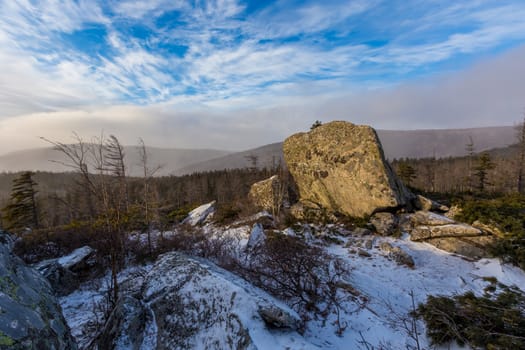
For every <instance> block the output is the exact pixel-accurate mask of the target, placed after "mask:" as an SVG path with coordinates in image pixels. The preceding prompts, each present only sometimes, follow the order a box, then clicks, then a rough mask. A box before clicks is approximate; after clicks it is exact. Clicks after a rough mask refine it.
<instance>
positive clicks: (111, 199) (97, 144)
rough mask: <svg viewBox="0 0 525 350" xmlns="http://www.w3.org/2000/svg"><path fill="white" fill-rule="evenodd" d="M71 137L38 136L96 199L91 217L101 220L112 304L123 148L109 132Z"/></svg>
mask: <svg viewBox="0 0 525 350" xmlns="http://www.w3.org/2000/svg"><path fill="white" fill-rule="evenodd" d="M73 138H74V140H75V143H73V144H65V143H62V142H58V141H51V140H48V139H46V138H43V137H42V139H43V140H45V141H47V142H48V143H50V144H52V145H53V146H54V148H55V150H57V151H59V152H61V153H62V154H63V155H65V157H66V160H65V161H58V163H60V164H63V165H64V166H66V167H68V168H71V169H73V170H74V171H75V172H77V173H78V174H79V175H80V178H81V181H80V182H79V183H80V184H81V186H82V187H83V189H84V192H85V193H86V194H87V195H88V196H92V197H93V198H94V199H95V200H96V202H97V205H96V206H95V207H96V208H97V211H96V213H95V218H98V219H99V220H101V221H102V222H103V225H102V230H103V233H104V239H105V241H106V242H107V245H108V249H109V258H110V265H111V290H112V296H113V300H112V303H115V302H116V300H117V298H118V281H117V274H118V272H119V271H120V269H121V267H122V264H123V259H124V239H125V230H124V223H125V219H126V215H127V212H128V210H129V197H128V189H127V180H126V166H125V162H124V157H125V154H124V148H123V147H122V145H121V144H120V142H119V140H118V139H117V138H116V137H115V136H113V135H110V136H109V138H105V137H104V135H103V134H101V135H100V136H99V137H94V138H93V139H92V142H90V143H86V142H85V141H84V140H83V139H82V138H81V137H80V136H79V135H78V134H76V133H73ZM94 225H95V223H94Z"/></svg>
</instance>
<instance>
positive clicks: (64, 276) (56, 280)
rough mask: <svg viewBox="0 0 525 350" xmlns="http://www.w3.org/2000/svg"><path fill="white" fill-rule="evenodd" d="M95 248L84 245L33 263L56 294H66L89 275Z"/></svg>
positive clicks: (93, 262) (92, 266) (93, 260)
mask: <svg viewBox="0 0 525 350" xmlns="http://www.w3.org/2000/svg"><path fill="white" fill-rule="evenodd" d="M95 253H96V252H95V250H94V249H93V248H91V247H88V246H84V247H81V248H78V249H75V250H74V251H73V252H72V253H71V254H68V255H66V256H63V257H61V258H58V259H50V260H44V261H41V262H39V263H37V264H35V265H34V267H35V269H37V270H38V271H39V272H40V273H41V274H42V275H43V276H44V277H45V278H47V280H48V281H49V282H50V283H51V286H52V288H53V290H54V292H55V294H56V295H58V296H64V295H68V294H70V293H71V292H73V291H74V290H76V289H77V288H78V287H79V286H80V283H81V282H82V281H84V280H85V279H86V278H87V277H89V276H90V275H91V274H92V273H93V271H94V266H95V263H96V261H95V259H93V257H94V255H95Z"/></svg>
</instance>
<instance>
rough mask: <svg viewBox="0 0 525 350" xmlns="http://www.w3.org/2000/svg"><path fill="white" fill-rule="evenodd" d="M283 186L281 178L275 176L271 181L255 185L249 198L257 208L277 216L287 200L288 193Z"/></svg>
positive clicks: (267, 180)
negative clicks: (286, 194)
mask: <svg viewBox="0 0 525 350" xmlns="http://www.w3.org/2000/svg"><path fill="white" fill-rule="evenodd" d="M283 186H284V185H283V183H282V182H281V180H280V179H279V176H277V175H274V176H272V177H270V178H269V179H266V180H262V181H259V182H256V183H254V184H253V185H252V186H251V188H250V192H249V193H248V197H249V198H250V200H251V201H252V203H253V204H255V205H256V206H257V207H259V208H261V209H264V210H268V211H269V212H270V213H273V214H275V213H276V212H277V211H278V210H279V209H280V208H281V207H282V206H283V202H284V200H285V198H284V196H285V193H286V191H285V188H284V187H283Z"/></svg>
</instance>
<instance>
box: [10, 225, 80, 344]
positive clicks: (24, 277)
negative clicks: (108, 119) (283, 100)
mask: <svg viewBox="0 0 525 350" xmlns="http://www.w3.org/2000/svg"><path fill="white" fill-rule="evenodd" d="M12 246H13V240H12V238H11V237H10V236H9V235H8V234H6V233H3V232H1V231H0V349H14V350H16V349H56V350H60V349H64V350H65V349H75V348H76V345H75V343H74V342H73V340H72V338H71V335H70V332H69V328H68V327H67V325H66V322H65V320H64V318H63V316H62V313H61V309H60V306H59V305H58V303H57V300H56V298H55V297H54V296H53V291H52V289H51V286H50V285H49V282H48V281H47V280H46V279H45V278H44V277H43V276H42V275H40V274H39V273H38V271H36V270H35V269H32V268H30V267H28V266H26V265H25V264H24V263H23V262H22V260H20V259H19V258H18V257H16V256H15V255H14V254H13V253H12Z"/></svg>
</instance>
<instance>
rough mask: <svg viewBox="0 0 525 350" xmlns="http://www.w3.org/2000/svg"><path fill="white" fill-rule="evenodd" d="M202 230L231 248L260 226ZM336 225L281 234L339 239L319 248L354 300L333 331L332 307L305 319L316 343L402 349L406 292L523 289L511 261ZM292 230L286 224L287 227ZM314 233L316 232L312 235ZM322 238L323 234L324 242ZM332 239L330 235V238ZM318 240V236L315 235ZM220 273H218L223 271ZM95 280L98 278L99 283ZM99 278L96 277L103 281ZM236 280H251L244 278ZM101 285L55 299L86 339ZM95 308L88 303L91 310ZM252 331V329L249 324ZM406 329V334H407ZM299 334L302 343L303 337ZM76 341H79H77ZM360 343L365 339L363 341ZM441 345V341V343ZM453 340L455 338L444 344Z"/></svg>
mask: <svg viewBox="0 0 525 350" xmlns="http://www.w3.org/2000/svg"><path fill="white" fill-rule="evenodd" d="M203 230H204V232H205V233H206V234H207V235H210V236H213V237H216V238H217V239H218V238H222V239H224V238H225V237H226V238H228V239H229V240H230V241H231V242H232V244H234V245H235V248H234V249H236V250H242V249H243V248H244V247H245V246H246V245H247V244H248V242H249V239H250V233H251V232H253V235H257V237H252V242H253V241H258V240H260V239H261V237H262V233H261V232H260V231H261V230H260V227H257V228H255V229H252V226H249V225H243V224H240V225H237V226H235V225H234V226H232V227H231V228H218V227H215V226H213V225H211V224H206V225H205V226H204V227H203ZM338 230H339V228H338V227H336V226H329V227H315V226H309V225H305V226H303V229H301V230H298V229H297V228H296V229H295V230H291V229H288V230H287V232H286V234H297V235H298V236H304V237H307V238H308V240H312V235H313V237H321V236H327V235H328V236H333V237H336V238H337V240H339V241H340V243H330V244H326V243H323V244H322V246H323V247H324V249H325V250H326V251H327V252H328V253H329V254H331V255H333V256H334V257H338V258H340V259H342V260H343V261H344V262H345V263H346V264H347V266H348V267H349V270H350V273H349V276H350V277H349V279H348V280H347V281H346V282H348V283H349V284H350V285H352V286H353V288H354V289H355V290H356V291H357V293H358V294H359V299H360V300H361V303H356V302H355V301H348V302H347V303H346V304H344V305H343V308H342V309H341V313H340V314H339V325H341V326H343V327H345V329H344V331H343V332H342V333H341V334H338V332H337V330H338V327H337V323H336V321H337V320H338V317H337V315H336V314H332V315H329V316H328V318H327V319H326V320H316V319H315V318H314V319H312V320H311V321H309V322H308V323H307V327H306V332H305V333H304V335H303V338H304V339H303V340H304V341H306V343H308V344H311V345H313V346H314V347H319V348H322V349H407V348H410V346H412V345H414V339H413V338H412V337H411V335H410V334H408V333H407V332H406V330H405V329H404V328H403V323H402V320H403V318H405V319H406V316H407V314H408V313H409V312H410V311H411V309H412V297H411V294H412V295H413V298H414V302H415V304H416V305H417V304H418V303H421V302H424V301H425V300H426V299H427V296H429V295H438V294H442V295H452V294H455V293H464V292H466V291H473V292H474V293H475V294H476V295H482V294H483V290H484V288H485V287H486V286H487V285H488V284H489V282H487V280H486V279H483V277H495V278H497V280H498V281H499V282H500V283H503V284H506V285H508V286H512V285H515V286H517V287H518V288H519V289H521V290H522V291H524V292H525V273H524V272H523V271H522V270H520V269H519V268H517V267H514V266H510V265H506V264H501V263H500V262H499V261H498V260H497V259H481V260H478V261H470V260H467V259H465V258H463V257H461V256H457V255H453V254H450V253H447V252H444V251H442V250H439V249H437V248H435V247H434V246H432V245H429V244H427V243H417V242H412V241H410V240H409V239H408V237H404V238H400V239H396V238H391V237H377V236H365V237H353V236H346V234H347V231H344V230H341V231H342V232H341V233H342V235H339V236H338V235H337V231H338ZM292 231H293V232H292ZM313 240H314V241H315V238H314V239H313ZM351 240H357V241H359V240H361V243H362V242H364V241H365V240H372V246H371V247H370V246H368V248H366V247H365V245H364V244H359V249H364V250H366V251H367V252H368V254H369V255H370V256H362V255H360V254H357V251H358V247H357V246H354V245H352V244H350V243H349V241H351ZM327 241H328V240H326V239H325V240H322V242H327ZM332 241H333V240H332ZM318 242H321V240H318ZM383 242H387V243H390V244H391V245H392V246H397V247H399V248H401V249H402V250H403V251H405V252H406V253H408V254H409V255H410V256H411V257H412V258H413V260H414V263H415V267H414V268H410V267H407V266H405V265H399V264H397V263H396V262H395V261H393V260H392V259H390V258H389V257H388V255H387V253H386V252H384V251H382V250H381V249H380V248H379V246H380V244H381V243H383ZM149 269H151V265H149V266H145V267H130V268H128V269H126V270H125V271H123V272H122V273H121V276H120V278H121V280H126V279H128V280H130V278H129V276H134V274H135V275H137V274H140V273H144V272H146V271H148V270H149ZM227 276H228V275H227V274H226V275H224V278H227ZM100 284H101V283H100V282H99V285H100ZM102 285H103V283H102ZM243 288H248V289H249V288H250V287H249V284H248V283H246V285H244V286H243ZM103 290H104V288H102V292H99V291H98V289H97V287H96V284H91V286H87V285H86V286H84V287H83V288H81V290H78V291H76V292H74V293H72V294H71V295H69V296H66V297H63V298H61V299H60V302H61V305H62V308H63V311H64V315H65V317H66V320H67V321H68V323H69V326H70V327H71V328H72V330H73V335H74V336H75V337H76V338H77V339H78V340H81V344H80V345H81V348H82V345H83V344H84V343H85V342H86V335H85V334H82V332H85V331H86V330H87V329H88V328H89V327H86V325H88V323H89V322H90V319H92V318H94V317H95V315H96V307H95V306H94V305H95V304H96V302H97V301H100V300H101V298H103V294H104V293H103ZM94 310H95V311H94ZM417 329H418V331H419V332H418V333H419V340H420V344H421V345H422V348H425V349H428V348H429V347H430V346H429V340H428V339H427V338H426V336H425V329H424V324H423V322H421V321H418V322H417ZM252 331H253V332H254V334H253V335H254V336H256V333H255V332H257V330H256V329H254V330H250V332H252ZM412 336H413V334H412ZM303 340H301V342H299V343H300V344H301V347H304V344H305V343H304V342H303ZM82 341H83V342H84V343H82ZM364 342H366V343H367V345H365V344H364ZM281 345H282V346H283V348H286V347H287V348H289V349H294V348H296V347H294V344H292V343H290V344H280V345H279V346H281ZM446 348H448V347H446ZM450 348H454V346H452V347H450Z"/></svg>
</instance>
